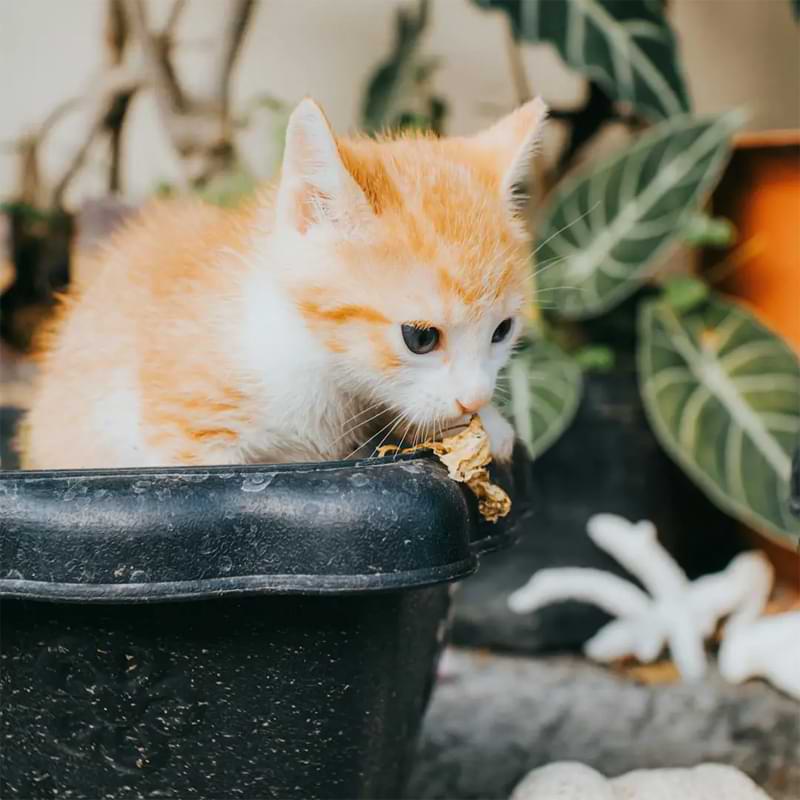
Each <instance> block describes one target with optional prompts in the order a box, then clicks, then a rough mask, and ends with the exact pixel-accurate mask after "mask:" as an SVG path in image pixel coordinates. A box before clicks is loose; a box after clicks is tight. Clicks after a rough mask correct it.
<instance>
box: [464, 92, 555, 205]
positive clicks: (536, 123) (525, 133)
mask: <svg viewBox="0 0 800 800" xmlns="http://www.w3.org/2000/svg"><path fill="white" fill-rule="evenodd" d="M546 117H547V105H546V104H545V102H544V100H542V99H541V97H537V98H535V99H533V100H530V101H528V102H527V103H525V104H524V105H522V106H520V107H519V108H518V109H517V110H516V111H512V112H511V113H510V114H508V115H507V116H505V117H503V118H502V119H501V120H500V121H499V122H496V123H495V124H494V125H492V127H491V128H489V129H488V130H485V131H483V132H482V133H479V134H478V135H477V136H476V137H475V140H476V141H477V142H478V144H479V145H480V146H481V147H483V148H486V149H488V150H490V151H491V152H492V154H493V155H494V157H495V159H496V163H497V167H498V171H499V173H500V176H501V177H500V189H501V191H502V192H503V195H504V197H505V198H506V201H507V202H508V205H509V208H510V209H511V212H512V214H514V215H519V214H522V213H523V212H524V209H525V207H526V205H527V199H528V195H529V194H530V192H529V191H528V189H529V182H530V173H531V164H532V162H533V158H534V156H535V155H536V151H537V149H538V145H539V141H540V139H541V135H542V128H543V125H544V121H545V119H546Z"/></svg>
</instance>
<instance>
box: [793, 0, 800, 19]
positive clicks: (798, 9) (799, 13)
mask: <svg viewBox="0 0 800 800" xmlns="http://www.w3.org/2000/svg"><path fill="white" fill-rule="evenodd" d="M791 3H792V10H793V11H794V18H795V19H798V20H800V0H791Z"/></svg>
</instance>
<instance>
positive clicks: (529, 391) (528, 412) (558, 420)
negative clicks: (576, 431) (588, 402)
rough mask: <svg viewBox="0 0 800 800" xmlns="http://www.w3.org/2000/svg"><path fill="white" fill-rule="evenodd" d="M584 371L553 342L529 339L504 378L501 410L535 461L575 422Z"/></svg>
mask: <svg viewBox="0 0 800 800" xmlns="http://www.w3.org/2000/svg"><path fill="white" fill-rule="evenodd" d="M581 385H582V376H581V370H580V367H579V366H578V364H577V363H576V362H575V361H574V359H572V358H570V357H569V356H568V355H566V353H564V351H563V350H561V349H560V348H559V347H557V346H556V345H554V344H552V343H551V342H547V341H544V340H542V339H537V340H528V341H527V342H526V343H525V345H524V346H523V348H522V349H521V350H520V351H519V352H518V353H517V354H516V355H515V356H514V358H512V360H511V362H510V364H509V365H508V366H507V367H506V369H505V370H504V372H503V375H502V376H501V391H500V392H499V394H500V395H503V396H502V398H500V399H499V401H498V402H499V407H500V410H501V411H502V412H503V413H504V414H505V416H506V417H507V418H508V419H509V420H510V421H511V423H512V424H513V425H514V428H515V430H516V431H517V436H518V437H519V438H520V439H521V440H522V441H523V442H524V443H525V445H526V446H527V448H528V452H529V453H530V456H531V458H538V457H539V456H540V455H541V454H542V453H543V452H544V451H545V450H547V448H548V447H550V445H551V444H553V443H554V442H555V441H556V439H558V438H559V437H560V436H561V434H562V433H563V432H564V431H565V430H566V429H567V427H568V426H569V424H570V422H572V419H573V417H574V416H575V412H576V411H577V410H578V404H579V402H580V398H581Z"/></svg>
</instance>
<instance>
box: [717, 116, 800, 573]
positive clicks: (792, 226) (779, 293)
mask: <svg viewBox="0 0 800 800" xmlns="http://www.w3.org/2000/svg"><path fill="white" fill-rule="evenodd" d="M711 206H712V210H713V214H714V215H715V216H722V217H726V218H727V219H729V220H731V222H733V224H734V225H735V226H736V229H737V231H738V234H739V235H738V241H737V243H736V245H735V246H734V247H733V248H731V249H730V250H729V251H727V252H722V253H720V251H719V250H715V251H707V252H705V253H703V255H702V263H703V266H704V268H705V271H706V275H707V277H708V278H709V279H710V280H711V281H712V282H713V283H714V284H715V285H716V286H717V288H719V289H721V290H722V291H723V292H725V293H727V294H729V295H732V296H734V297H736V298H738V299H740V300H742V301H743V302H744V303H746V304H747V305H748V306H749V307H750V308H751V309H752V310H753V312H754V313H755V314H756V315H757V316H758V317H759V318H760V319H761V321H762V322H763V323H764V324H765V325H767V326H769V327H770V328H772V330H774V331H775V332H776V333H778V334H779V335H780V336H782V337H783V338H784V339H785V340H786V341H787V342H788V343H789V345H790V346H791V347H793V348H794V349H795V350H796V351H797V352H798V353H800V131H796V130H794V131H763V132H757V133H746V134H742V135H740V136H739V137H738V138H737V140H736V142H735V148H734V152H733V156H732V158H731V160H730V163H729V165H728V167H727V169H726V171H725V174H724V175H723V177H722V180H721V181H720V183H719V185H718V187H717V189H716V191H715V192H714V195H713V197H712V200H711ZM745 535H746V536H747V538H748V539H749V540H750V541H751V542H752V543H753V544H754V545H755V546H757V547H760V548H761V549H762V550H764V552H765V554H766V555H767V556H768V557H769V559H770V561H772V563H773V565H774V566H775V569H776V572H777V575H778V577H779V579H783V580H784V581H786V582H787V583H790V584H791V585H793V586H796V587H798V588H799V589H800V554H798V552H797V549H796V547H792V545H791V543H789V542H788V541H785V540H782V539H776V538H773V537H768V536H766V535H764V534H762V533H759V532H757V531H752V530H746V531H745Z"/></svg>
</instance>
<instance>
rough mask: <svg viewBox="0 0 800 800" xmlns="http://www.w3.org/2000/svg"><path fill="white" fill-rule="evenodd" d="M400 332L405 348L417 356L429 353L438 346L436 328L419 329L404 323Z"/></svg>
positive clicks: (437, 331)
mask: <svg viewBox="0 0 800 800" xmlns="http://www.w3.org/2000/svg"><path fill="white" fill-rule="evenodd" d="M402 330H403V341H404V342H405V343H406V347H408V349H409V350H410V351H411V352H412V353H417V355H424V354H425V353H430V352H431V350H433V349H434V348H435V347H436V345H437V344H439V330H438V328H419V327H417V326H416V325H409V324H407V323H406V324H405V325H403V326H402Z"/></svg>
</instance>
